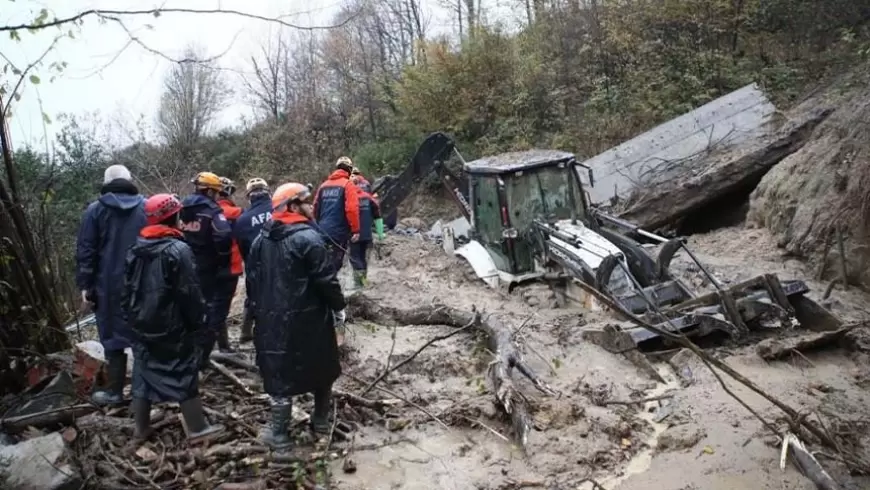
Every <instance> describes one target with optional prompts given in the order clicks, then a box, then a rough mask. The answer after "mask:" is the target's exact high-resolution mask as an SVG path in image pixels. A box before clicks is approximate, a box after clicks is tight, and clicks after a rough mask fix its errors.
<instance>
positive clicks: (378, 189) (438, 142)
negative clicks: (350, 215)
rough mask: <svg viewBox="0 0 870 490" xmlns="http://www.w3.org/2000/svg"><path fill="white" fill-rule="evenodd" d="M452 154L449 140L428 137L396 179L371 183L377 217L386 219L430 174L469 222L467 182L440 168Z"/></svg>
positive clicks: (443, 135) (469, 207) (452, 150)
mask: <svg viewBox="0 0 870 490" xmlns="http://www.w3.org/2000/svg"><path fill="white" fill-rule="evenodd" d="M454 153H456V147H455V145H454V142H453V139H451V138H450V137H449V136H447V135H446V134H444V133H432V134H430V135H429V137H428V138H426V139H425V140H424V141H423V143H422V144H421V145H420V147H419V148H418V149H417V153H416V154H414V158H412V159H411V162H410V163H409V164H408V166H407V167H406V168H405V170H403V171H402V173H401V174H399V175H398V176H386V177H384V178H382V179H380V181H379V182H375V185H374V189H373V192H374V193H375V194H377V195H378V198H379V199H378V203H379V205H380V209H381V216H389V215H390V214H391V213H392V212H393V211H395V210H396V208H398V207H399V204H401V203H402V201H404V200H405V199H406V198H407V197H408V196H409V195H411V193H412V192H414V189H416V188H417V187H418V186H419V185H420V184H421V183H422V182H423V180H424V179H425V178H426V176H427V175H429V173H431V172H435V174H436V175H438V178H439V179H440V180H441V183H442V184H443V185H444V188H445V189H447V192H448V193H450V197H452V198H453V200H454V201H455V202H456V204H457V205H458V206H459V209H460V211H462V214H463V215H464V216H465V218H466V219H468V220H471V206H470V204H469V203H468V181H467V179H465V178H464V177H463V176H461V175H460V176H457V175H456V174H454V173H453V172H451V171H450V170H449V169H448V168H447V167H446V166H445V164H444V162H446V161H447V160H449V159H450V157H451V156H453V154H454Z"/></svg>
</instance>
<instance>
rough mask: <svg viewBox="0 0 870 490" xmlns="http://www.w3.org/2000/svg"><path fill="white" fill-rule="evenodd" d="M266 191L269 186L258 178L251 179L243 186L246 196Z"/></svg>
mask: <svg viewBox="0 0 870 490" xmlns="http://www.w3.org/2000/svg"><path fill="white" fill-rule="evenodd" d="M268 190H269V184H268V183H266V181H265V180H263V179H261V178H259V177H254V178H253V179H251V180H249V181H248V184H247V185H246V186H245V193H246V194H248V195H250V194H251V193H252V192H257V191H268Z"/></svg>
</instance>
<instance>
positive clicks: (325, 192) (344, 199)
mask: <svg viewBox="0 0 870 490" xmlns="http://www.w3.org/2000/svg"><path fill="white" fill-rule="evenodd" d="M314 218H315V220H316V221H317V227H318V228H319V229H320V232H321V233H322V234H323V235H324V236H325V237H326V238H327V245H329V244H330V242H335V243H337V244H338V245H341V246H344V244H346V243H347V242H348V241H349V240H350V237H351V235H354V234H357V233H359V232H360V209H359V189H357V187H356V185H354V183H353V182H351V181H350V174H349V173H348V172H347V171H346V170H340V169H339V170H336V171H335V172H332V173H331V174H330V175H329V178H327V179H326V181H325V182H324V183H322V184H320V187H319V188H318V189H317V193H316V195H315V199H314Z"/></svg>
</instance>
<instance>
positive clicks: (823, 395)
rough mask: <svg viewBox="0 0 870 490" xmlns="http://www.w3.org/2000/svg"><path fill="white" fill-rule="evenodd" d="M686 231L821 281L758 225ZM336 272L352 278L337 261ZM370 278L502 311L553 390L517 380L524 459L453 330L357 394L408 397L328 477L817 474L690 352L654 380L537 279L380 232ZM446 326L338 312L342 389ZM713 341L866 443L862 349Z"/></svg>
mask: <svg viewBox="0 0 870 490" xmlns="http://www.w3.org/2000/svg"><path fill="white" fill-rule="evenodd" d="M690 244H691V246H692V247H693V249H694V250H695V251H696V253H697V254H698V255H699V257H700V258H701V260H702V261H704V262H705V263H706V264H708V265H709V267H710V269H711V270H712V271H713V273H714V274H716V275H717V276H718V277H719V278H721V279H723V280H725V281H735V280H739V279H742V278H745V277H749V276H750V275H753V274H758V273H760V272H775V273H778V274H779V275H780V278H782V279H791V278H799V279H805V280H807V281H808V282H809V284H810V286H811V288H812V289H813V292H812V294H811V296H812V297H816V298H817V297H818V296H819V295H820V294H821V293H822V291H823V290H824V288H825V286H826V284H820V283H816V282H814V281H812V280H811V278H812V277H813V275H814V274H813V273H812V271H808V270H807V268H806V267H805V266H804V265H803V264H802V263H801V262H799V261H797V260H793V259H789V258H787V257H783V255H782V252H781V251H780V250H779V249H777V247H776V246H775V243H774V242H773V240H772V239H771V237H770V236H769V235H768V233H767V232H766V231H765V230H762V229H745V228H744V227H743V226H739V227H732V228H726V229H721V230H717V231H714V232H711V233H707V234H704V235H696V236H693V237H692V238H691V241H690ZM378 255H380V257H378ZM673 268H674V270H676V271H678V272H679V273H680V275H681V276H682V277H683V278H685V279H686V280H687V281H689V282H691V283H693V285H695V286H698V287H704V285H703V281H693V280H692V279H693V278H694V277H696V276H697V275H696V274H692V270H693V268H692V267H691V266H690V265H689V264H688V263H687V262H686V261H685V260H684V259H683V258H681V257H680V256H678V258H677V259H675V262H674V265H673ZM343 279H344V281H345V284H346V285H348V286H349V285H350V278H349V277H348V271H346V270H345V271H343ZM369 279H370V284H369V285H368V286H367V288H366V293H367V294H368V295H369V296H371V297H372V298H376V299H377V301H378V302H380V303H382V304H385V305H390V306H395V307H398V308H413V307H415V306H417V305H421V304H427V303H444V304H447V305H449V306H453V307H457V308H467V309H471V308H477V309H481V310H485V311H487V312H499V313H501V314H502V315H504V316H506V317H507V318H508V319H509V321H510V323H512V324H513V326H514V327H515V328H522V330H521V332H522V335H521V338H522V346H523V349H524V353H525V356H526V360H527V362H528V364H529V365H530V366H531V367H532V368H533V369H534V370H535V371H536V372H537V373H538V374H539V375H540V376H541V377H542V378H543V379H545V380H546V381H547V382H548V383H550V384H551V386H552V387H554V388H555V389H556V390H558V391H559V392H561V396H560V397H546V396H544V395H542V394H540V393H539V392H537V391H536V390H535V389H534V388H533V387H532V386H531V385H530V384H529V383H527V382H525V381H524V380H521V381H519V385H520V386H521V387H522V389H523V390H524V392H525V393H526V394H528V395H529V396H530V397H531V398H532V400H533V401H532V406H533V416H534V426H535V427H534V430H533V431H532V433H531V434H530V437H529V443H528V447H527V449H528V455H527V456H526V457H523V456H522V454H521V453H520V451H519V450H518V449H517V448H516V447H515V446H514V445H513V444H511V443H510V442H508V438H509V426H508V424H507V423H506V422H505V419H504V418H503V417H502V414H501V412H499V410H498V409H497V408H496V407H495V406H494V404H493V403H492V399H493V396H492V393H491V392H490V389H489V386H488V384H487V381H486V379H485V377H484V376H485V375H484V372H485V367H486V363H487V362H488V359H489V356H488V354H487V353H486V351H485V349H482V348H481V343H480V339H478V338H475V336H474V335H471V334H468V335H466V334H465V333H463V334H460V335H456V336H453V337H451V338H449V339H447V340H444V341H441V342H438V343H435V344H433V345H431V346H429V347H427V348H426V349H425V350H424V351H423V352H422V353H420V354H419V355H418V356H417V357H416V358H415V359H414V360H413V361H411V362H410V363H408V364H406V365H405V366H403V367H402V368H400V369H399V370H398V371H397V372H394V373H392V374H391V375H390V376H389V377H388V378H387V379H386V380H385V381H384V382H382V383H381V384H379V385H378V387H377V388H375V389H374V390H373V391H372V392H371V393H370V394H369V395H368V396H369V397H374V398H378V397H383V398H394V397H395V396H396V395H398V396H399V397H401V398H404V399H406V400H408V401H410V402H412V403H413V404H415V405H416V406H417V408H415V407H413V406H410V404H409V403H404V404H403V405H402V406H400V407H398V408H395V409H393V410H392V411H391V412H390V413H388V414H387V417H385V418H384V419H383V420H380V421H377V422H375V423H368V424H366V425H365V426H363V427H361V428H360V429H359V430H358V431H357V434H356V439H355V441H354V442H353V445H355V446H360V447H362V445H377V444H382V443H388V445H387V446H385V447H381V448H379V449H374V450H356V451H354V452H353V456H352V458H353V460H354V461H355V463H356V468H357V469H356V471H355V472H354V473H351V474H348V473H345V472H343V471H342V463H343V459H342V458H338V459H336V460H335V461H334V463H333V468H332V474H333V478H332V480H333V481H334V482H335V486H336V488H339V489H346V490H363V489H372V490H374V489H418V488H419V489H423V488H427V489H428V488H444V489H457V490H458V489H471V488H479V489H513V488H536V487H537V488H562V489H568V488H592V483H591V482H587V483H581V482H583V481H584V480H585V479H587V478H592V479H594V480H596V481H597V482H598V483H600V484H601V486H602V487H603V488H605V489H606V490H641V489H660V490H678V489H679V490H687V489H705V490H714V489H722V490H725V489H738V488H753V489H808V490H809V489H811V488H814V487H813V485H812V484H811V483H810V482H809V481H808V480H807V479H806V478H804V477H803V476H802V475H800V474H799V473H798V472H797V471H796V470H795V469H794V468H793V467H792V466H791V465H788V466H787V468H786V470H785V471H781V470H780V469H779V454H780V452H779V448H778V447H777V446H776V441H775V438H773V437H771V436H770V435H769V434H768V433H766V432H765V431H764V430H763V429H762V426H761V424H760V423H759V421H758V420H757V419H756V418H755V417H754V416H753V415H751V414H750V413H749V412H748V411H747V410H746V409H745V408H743V407H741V406H740V405H738V404H737V403H736V402H735V401H734V399H733V398H731V397H729V396H728V395H727V394H726V393H725V392H724V391H723V390H722V388H721V386H720V385H719V384H718V382H717V381H716V379H715V378H714V377H713V375H712V374H711V373H710V372H709V371H708V370H706V368H705V367H703V366H702V365H701V363H700V360H698V359H697V358H695V359H694V360H692V359H690V360H689V363H688V365H687V366H688V367H689V369H690V370H691V372H692V378H693V382H692V383H691V384H689V385H688V386H686V385H685V383H683V384H681V383H680V382H679V381H678V379H677V377H676V376H675V374H674V373H673V370H672V368H670V367H669V366H668V365H665V364H661V365H658V366H657V367H658V368H659V370H660V372H661V373H662V375H663V376H664V378H665V379H666V381H667V383H664V384H661V383H656V382H654V381H652V380H650V379H649V378H648V377H646V376H644V375H643V374H641V373H640V372H639V371H638V369H637V368H636V367H635V366H634V365H633V364H631V363H629V362H628V361H626V360H625V359H624V358H623V357H621V356H618V355H614V354H610V353H608V352H606V351H604V350H603V349H602V348H600V347H598V346H596V345H593V344H590V343H588V342H585V341H584V340H583V339H582V338H581V330H582V327H583V326H584V325H585V326H589V325H593V324H595V323H596V322H606V321H607V320H608V317H605V316H603V314H602V313H595V312H588V311H584V310H581V309H579V308H574V307H563V308H559V309H553V308H550V307H549V303H550V302H551V300H552V297H551V293H550V291H549V290H548V289H547V288H546V287H545V286H543V285H533V286H530V287H524V288H521V289H520V290H519V291H515V292H514V293H513V294H512V295H510V296H508V295H505V294H503V293H498V292H495V291H492V290H488V289H486V288H485V287H484V286H483V284H482V283H481V282H479V281H477V280H474V279H473V278H471V277H470V274H469V273H468V272H467V271H466V269H465V267H464V264H463V263H462V262H460V261H459V260H458V259H456V258H454V257H450V256H447V255H446V254H445V253H444V252H443V251H442V250H441V248H440V246H438V245H437V244H435V243H433V242H431V241H428V240H425V239H423V238H422V237H420V236H398V235H392V234H391V235H389V236H388V238H387V239H386V241H385V242H384V243H383V244H382V245H381V247H380V253H379V254H378V253H377V252H375V253H373V254H372V261H371V265H370V274H369ZM239 296H240V297H239V298H238V299H237V303H236V306H235V308H237V309H238V307H239V306H240V300H241V296H242V295H241V294H240V295H239ZM867 299H868V297H867V295H865V294H864V293H862V292H859V291H857V290H852V291H848V292H844V291H841V290H835V291H834V293H833V295H832V302H831V308H832V309H833V310H834V311H835V312H836V313H838V314H839V315H841V316H842V317H843V318H844V319H859V318H863V317H864V315H865V314H866V313H865V312H866V310H865V307H866V305H867V304H868V303H867ZM533 305H534V306H533ZM448 331H449V327H439V326H401V327H396V328H392V327H384V326H379V325H374V324H370V323H357V324H353V325H351V326H350V331H349V333H348V341H347V343H348V347H349V352H347V353H346V356H345V360H344V371H345V375H344V376H343V377H342V378H341V380H340V382H339V385H340V388H341V389H342V390H345V391H349V392H354V393H357V392H359V391H360V390H361V389H362V388H363V387H364V386H365V384H367V382H368V381H370V380H372V379H374V378H376V377H377V375H378V374H379V373H380V372H381V371H382V370H383V369H384V367H385V365H386V364H387V363H388V362H390V363H392V364H395V363H396V362H398V361H400V360H402V359H403V358H405V357H407V356H408V355H410V354H411V353H412V352H414V351H415V350H417V349H418V348H419V347H420V346H422V345H423V344H424V343H426V342H427V340H429V339H431V338H432V337H434V336H437V335H440V334H444V333H445V332H448ZM714 352H715V353H716V355H717V356H718V357H719V358H721V359H723V360H725V361H726V362H727V363H728V364H730V365H731V366H732V367H734V368H735V369H737V370H738V371H740V372H741V373H743V374H744V375H745V376H747V377H749V378H750V379H752V380H753V381H755V382H756V383H758V384H759V385H760V386H761V387H763V388H764V389H765V390H768V391H769V392H770V393H771V394H773V395H775V396H777V397H780V398H781V399H782V400H783V401H785V402H786V403H789V404H790V405H792V406H793V407H795V408H797V409H799V410H801V411H802V412H803V411H805V412H807V413H809V414H810V415H809V416H810V417H815V416H817V414H821V415H822V417H823V418H824V420H825V421H826V423H827V424H828V425H829V426H830V427H828V429H829V430H831V431H834V432H836V433H839V432H843V433H851V434H853V435H854V437H852V442H853V443H854V444H855V445H859V446H860V444H862V443H867V442H868V440H867V439H868V436H867V434H868V433H870V431H868V421H870V413H868V409H867V407H868V406H870V405H868V402H870V397H868V391H867V389H868V387H870V363H868V358H867V357H866V355H862V354H854V353H847V352H845V351H839V350H828V351H823V352H819V353H816V354H808V355H807V356H806V357H805V358H801V359H792V360H789V361H787V362H775V363H767V362H765V361H763V360H761V359H760V358H759V357H758V356H757V355H756V353H755V350H754V346H752V345H748V346H742V347H733V346H732V347H722V348H717V349H715V350H714ZM390 354H392V355H390ZM388 359H389V361H388ZM730 386H732V387H733V389H734V391H735V392H736V393H737V394H739V396H740V397H741V398H743V399H744V400H745V401H747V402H748V403H749V404H750V405H751V406H753V407H754V408H755V409H757V410H758V412H759V413H760V414H762V415H764V416H766V418H768V419H769V420H776V418H777V417H778V416H779V415H780V413H778V412H777V410H776V409H774V408H772V407H771V406H770V405H769V404H768V403H766V402H764V401H763V400H762V399H761V398H760V397H758V396H757V395H754V394H750V393H747V390H745V389H742V387H741V386H737V385H736V384H735V383H730ZM381 388H384V389H386V390H388V391H384V390H381ZM663 394H668V395H672V397H670V398H665V399H663V400H661V401H651V402H647V403H645V404H644V406H639V405H637V404H635V405H626V404H622V403H619V402H624V401H628V400H637V399H642V398H646V397H651V396H653V395H663ZM612 402H617V403H612ZM424 412H425V413H424ZM436 419H437V420H436ZM348 446H349V445H348V444H347V443H345V444H343V445H339V446H338V447H345V448H347V447H348ZM822 461H823V462H825V463H826V465H830V466H831V469H832V471H834V472H835V473H836V475H837V476H838V477H841V478H843V479H844V482H845V483H846V485H847V487H846V488H855V489H857V488H868V487H867V485H870V481H868V480H866V479H865V480H861V479H860V478H851V477H848V475H846V473H845V472H844V471H842V468H841V467H839V466H838V465H837V464H835V463H834V462H832V461H830V460H826V459H824V458H822Z"/></svg>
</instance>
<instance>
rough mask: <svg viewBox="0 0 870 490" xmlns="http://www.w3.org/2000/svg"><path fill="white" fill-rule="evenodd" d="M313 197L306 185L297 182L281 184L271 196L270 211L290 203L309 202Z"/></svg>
mask: <svg viewBox="0 0 870 490" xmlns="http://www.w3.org/2000/svg"><path fill="white" fill-rule="evenodd" d="M313 197H314V196H313V195H312V194H311V190H310V189H309V188H308V186H307V185H304V184H299V183H297V182H288V183H286V184H281V185H280V186H279V187H278V188H277V189H275V193H274V194H272V210H273V211H274V210H277V209H278V208H280V207H281V206H284V205H286V204H290V203H292V202H311V200H312V198H313Z"/></svg>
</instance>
